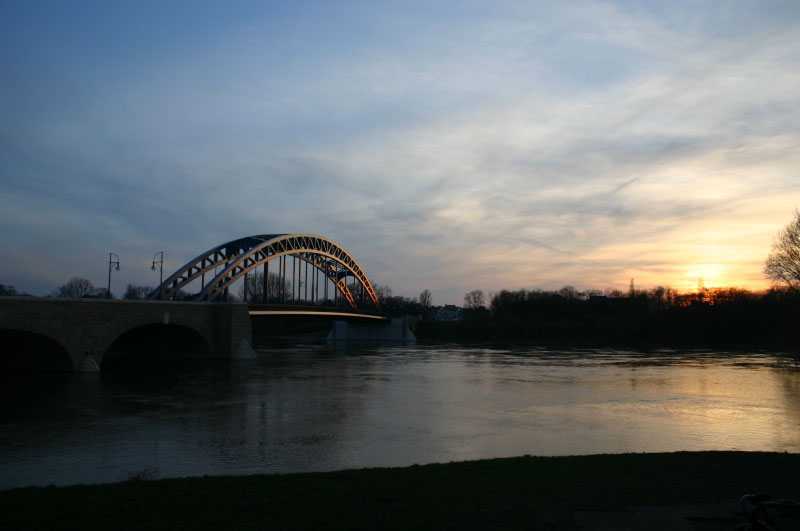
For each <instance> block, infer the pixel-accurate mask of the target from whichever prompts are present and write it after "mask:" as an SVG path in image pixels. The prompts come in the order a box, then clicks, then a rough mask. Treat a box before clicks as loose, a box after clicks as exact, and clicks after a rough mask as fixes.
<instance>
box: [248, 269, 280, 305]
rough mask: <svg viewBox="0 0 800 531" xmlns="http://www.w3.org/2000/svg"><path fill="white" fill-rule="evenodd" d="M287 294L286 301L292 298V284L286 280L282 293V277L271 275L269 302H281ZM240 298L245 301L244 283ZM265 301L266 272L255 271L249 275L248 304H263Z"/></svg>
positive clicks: (275, 274) (271, 273)
mask: <svg viewBox="0 0 800 531" xmlns="http://www.w3.org/2000/svg"><path fill="white" fill-rule="evenodd" d="M283 293H285V294H286V300H287V301H289V300H290V299H291V297H292V283H291V282H289V281H288V280H286V279H284V281H283V291H281V277H280V275H278V274H277V273H273V272H272V271H270V273H269V300H270V302H280V300H281V296H282V294H283ZM239 298H240V299H242V300H244V299H245V293H244V283H242V287H241V288H239ZM263 299H264V272H263V271H254V272H253V273H248V275H247V302H262V301H263Z"/></svg>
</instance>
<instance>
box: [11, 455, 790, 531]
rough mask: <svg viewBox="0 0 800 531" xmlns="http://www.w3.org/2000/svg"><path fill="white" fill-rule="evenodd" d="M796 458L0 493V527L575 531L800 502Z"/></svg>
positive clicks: (604, 461)
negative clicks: (581, 521) (715, 508)
mask: <svg viewBox="0 0 800 531" xmlns="http://www.w3.org/2000/svg"><path fill="white" fill-rule="evenodd" d="M799 477H800V454H776V453H745V452H699V453H689V452H680V453H672V454H624V455H595V456H575V457H527V456H526V457H519V458H510V459H491V460H483V461H470V462H461V463H448V464H437V465H426V466H411V467H407V468H384V469H363V470H347V471H342V472H329V473H312V474H286V475H254V476H240V477H234V476H224V477H200V478H182V479H163V480H157V481H142V480H137V481H125V482H121V483H112V484H105V485H80V486H74V487H45V488H39V487H28V488H22V489H12V490H7V491H0V529H281V528H325V529H331V528H341V529H374V528H382V529H412V528H428V529H433V528H436V529H440V528H450V529H465V528H468V529H486V528H502V529H575V528H576V527H575V523H574V520H573V516H572V513H573V511H575V510H592V509H623V508H625V507H627V506H630V505H642V504H645V505H674V504H679V503H694V502H697V503H699V502H714V501H719V500H726V499H734V498H738V497H739V496H741V495H742V494H745V493H755V492H769V493H771V494H772V495H773V496H776V497H794V498H797V497H798V495H800V492H799V491H800V482H798V478H799Z"/></svg>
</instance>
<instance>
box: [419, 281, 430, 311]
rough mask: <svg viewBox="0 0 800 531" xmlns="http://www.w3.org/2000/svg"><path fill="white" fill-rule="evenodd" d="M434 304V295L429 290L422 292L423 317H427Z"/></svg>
mask: <svg viewBox="0 0 800 531" xmlns="http://www.w3.org/2000/svg"><path fill="white" fill-rule="evenodd" d="M432 304H433V295H431V292H430V290H429V289H427V288H426V289H424V290H422V293H420V294H419V310H420V313H421V314H422V316H423V317H427V315H428V313H429V312H430V309H431V306H432Z"/></svg>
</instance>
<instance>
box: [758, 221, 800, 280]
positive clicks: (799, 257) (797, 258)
mask: <svg viewBox="0 0 800 531" xmlns="http://www.w3.org/2000/svg"><path fill="white" fill-rule="evenodd" d="M764 273H765V274H766V275H767V277H768V278H769V279H770V280H772V281H773V282H774V283H776V284H786V286H787V287H789V288H790V289H800V212H798V211H797V210H795V211H794V219H793V220H792V221H791V222H790V223H789V224H788V225H786V227H785V228H784V229H783V230H782V231H780V232H779V233H778V235H777V236H776V237H775V240H774V241H773V242H772V251H771V252H770V253H769V256H768V257H767V262H766V264H765V266H764Z"/></svg>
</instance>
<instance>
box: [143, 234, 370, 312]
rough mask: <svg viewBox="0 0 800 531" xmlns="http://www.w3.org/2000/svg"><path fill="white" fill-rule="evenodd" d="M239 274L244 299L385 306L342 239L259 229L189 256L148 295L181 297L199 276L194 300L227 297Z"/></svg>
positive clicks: (287, 302) (346, 305) (271, 302)
mask: <svg viewBox="0 0 800 531" xmlns="http://www.w3.org/2000/svg"><path fill="white" fill-rule="evenodd" d="M270 263H272V264H274V265H273V268H272V270H270ZM259 270H261V271H259ZM252 273H255V274H252ZM259 273H260V275H259ZM290 275H291V277H290ZM207 277H210V278H209V279H208V282H207V281H206V279H207ZM290 278H291V280H290ZM240 279H242V280H243V283H244V285H243V288H244V289H243V293H244V298H245V302H250V303H261V304H281V305H286V304H299V303H302V304H314V305H319V306H334V307H339V306H345V307H346V308H350V309H351V310H359V309H360V310H372V311H377V310H379V309H380V304H379V302H378V297H377V295H376V294H375V289H374V288H373V286H372V283H371V282H370V280H369V278H367V275H366V274H365V273H364V270H363V269H362V267H361V265H359V263H358V262H357V261H356V259H355V258H353V256H352V255H351V254H350V253H348V252H347V251H346V250H345V249H344V248H343V247H342V246H341V245H339V244H338V243H336V242H334V241H333V240H331V239H329V238H325V237H323V236H318V235H315V234H260V235H256V236H247V237H244V238H239V239H238V240H233V241H230V242H227V243H223V244H222V245H218V246H216V247H213V248H211V249H209V250H208V251H206V252H204V253H202V254H200V255H199V256H197V257H196V258H194V259H193V260H190V261H189V262H188V263H186V264H185V265H184V266H183V267H181V268H180V269H178V270H177V271H176V272H175V273H173V274H172V275H170V276H169V277H168V278H167V280H165V281H164V282H163V283H162V284H161V285H160V286H158V287H157V288H156V289H155V290H153V292H152V293H150V295H149V296H148V299H151V300H175V299H178V298H182V295H183V294H185V292H186V290H187V288H188V287H189V285H190V284H192V283H194V282H196V281H197V280H199V281H200V290H199V291H198V292H197V293H196V294H195V295H194V296H193V299H192V300H194V301H196V302H212V301H220V300H225V299H226V298H227V295H228V290H230V288H231V287H232V286H233V284H234V283H235V282H237V281H238V280H240ZM254 284H255V286H254ZM248 299H249V300H248Z"/></svg>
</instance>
